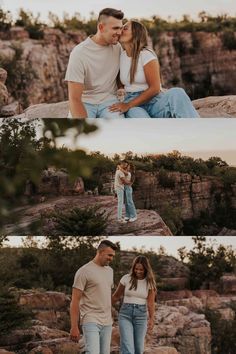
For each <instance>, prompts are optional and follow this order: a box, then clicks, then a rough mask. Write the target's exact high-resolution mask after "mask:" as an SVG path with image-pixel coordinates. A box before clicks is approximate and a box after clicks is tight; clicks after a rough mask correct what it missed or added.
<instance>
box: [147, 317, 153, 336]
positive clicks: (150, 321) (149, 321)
mask: <svg viewBox="0 0 236 354" xmlns="http://www.w3.org/2000/svg"><path fill="white" fill-rule="evenodd" d="M153 327H154V318H149V320H148V332H149V333H151V332H152V330H153Z"/></svg>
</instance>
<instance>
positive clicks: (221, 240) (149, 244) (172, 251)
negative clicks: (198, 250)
mask: <svg viewBox="0 0 236 354" xmlns="http://www.w3.org/2000/svg"><path fill="white" fill-rule="evenodd" d="M23 238H24V237H20V236H9V242H7V243H6V244H5V245H6V246H7V245H8V246H11V247H19V246H20V245H21V244H22V239H23ZM36 239H38V240H39V241H40V242H43V241H44V237H43V236H37V237H36ZM108 239H109V240H111V241H112V242H117V241H119V242H120V246H121V249H122V250H132V248H133V247H136V248H137V249H138V250H139V249H141V248H142V247H143V248H145V250H147V251H148V250H150V249H153V250H154V251H158V249H159V248H160V246H163V247H164V248H165V250H166V253H167V254H168V255H171V256H174V257H176V258H178V249H179V248H180V247H186V248H187V249H188V250H190V249H192V248H193V245H194V243H193V240H192V237H189V236H178V237H158V236H155V237H154V236H135V237H130V236H129V237H128V236H110V237H108ZM207 240H208V241H209V242H210V240H211V241H214V242H215V243H216V245H220V244H223V245H225V246H232V247H233V248H234V249H235V250H236V237H232V236H231V237H227V236H224V237H220V236H217V237H213V236H211V237H207Z"/></svg>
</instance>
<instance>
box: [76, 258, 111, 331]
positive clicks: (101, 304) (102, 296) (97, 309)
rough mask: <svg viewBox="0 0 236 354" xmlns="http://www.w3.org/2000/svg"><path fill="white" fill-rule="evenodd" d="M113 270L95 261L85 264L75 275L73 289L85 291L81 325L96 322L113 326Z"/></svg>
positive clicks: (82, 302)
mask: <svg viewBox="0 0 236 354" xmlns="http://www.w3.org/2000/svg"><path fill="white" fill-rule="evenodd" d="M112 287H113V270H112V268H111V267H109V266H105V267H101V266H98V265H97V264H96V263H94V262H93V261H91V262H89V263H87V264H85V265H84V266H82V267H81V268H79V269H78V271H77V272H76V274H75V279H74V284H73V288H76V289H80V290H81V291H83V295H82V299H81V302H80V319H81V324H84V323H88V322H94V323H97V324H101V325H103V326H106V325H110V324H112V316H111V289H112Z"/></svg>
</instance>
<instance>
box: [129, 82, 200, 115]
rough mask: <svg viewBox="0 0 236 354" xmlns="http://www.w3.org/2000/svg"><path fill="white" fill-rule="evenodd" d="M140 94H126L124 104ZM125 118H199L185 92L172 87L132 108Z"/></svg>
mask: <svg viewBox="0 0 236 354" xmlns="http://www.w3.org/2000/svg"><path fill="white" fill-rule="evenodd" d="M141 93H142V91H141V92H128V93H127V95H126V97H125V102H129V101H131V100H132V99H134V98H136V97H137V96H139V95H140V94H141ZM125 117H126V118H148V117H151V118H199V114H198V113H197V111H196V109H195V108H194V106H193V104H192V102H191V100H190V98H189V97H188V95H187V94H186V92H185V91H184V90H183V89H182V88H179V87H173V88H171V89H169V90H167V91H165V92H160V93H159V94H158V95H156V96H154V97H153V98H152V99H151V100H150V101H148V102H147V103H144V104H143V105H140V106H139V107H133V108H131V109H129V110H128V112H126V113H125Z"/></svg>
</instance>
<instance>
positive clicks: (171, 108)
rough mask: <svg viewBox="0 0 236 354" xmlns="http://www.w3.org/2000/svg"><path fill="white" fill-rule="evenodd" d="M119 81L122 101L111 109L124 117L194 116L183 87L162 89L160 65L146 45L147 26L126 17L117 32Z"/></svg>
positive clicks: (195, 112) (195, 115) (194, 113)
mask: <svg viewBox="0 0 236 354" xmlns="http://www.w3.org/2000/svg"><path fill="white" fill-rule="evenodd" d="M120 43H121V45H122V47H123V49H124V50H123V51H122V52H121V57H120V81H121V84H122V85H123V87H124V90H125V93H126V96H125V99H124V102H120V103H115V104H113V105H111V106H110V111H111V112H120V113H125V116H126V118H149V117H151V118H197V117H199V115H198V113H197V111H196V110H195V108H194V107H193V104H192V102H191V100H190V98H189V97H188V95H187V94H186V92H185V91H184V90H183V89H182V88H178V87H174V88H171V89H169V90H165V91H164V92H163V90H162V89H161V79H160V67H159V63H158V59H157V56H156V54H155V53H154V52H153V51H152V50H151V49H149V48H148V33H147V29H146V27H145V26H144V25H143V24H142V23H141V22H138V21H134V20H131V21H128V22H127V23H126V24H125V25H124V27H123V31H122V34H121V36H120Z"/></svg>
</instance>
